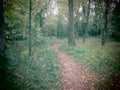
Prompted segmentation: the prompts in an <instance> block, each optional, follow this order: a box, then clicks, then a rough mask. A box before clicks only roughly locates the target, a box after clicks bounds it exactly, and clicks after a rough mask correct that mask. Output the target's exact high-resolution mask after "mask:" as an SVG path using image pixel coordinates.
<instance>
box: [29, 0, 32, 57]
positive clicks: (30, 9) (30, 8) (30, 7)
mask: <svg viewBox="0 0 120 90" xmlns="http://www.w3.org/2000/svg"><path fill="white" fill-rule="evenodd" d="M31 13H32V0H30V6H29V56H31V55H32V53H31V48H32V45H31Z"/></svg>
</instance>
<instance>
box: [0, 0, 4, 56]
mask: <svg viewBox="0 0 120 90" xmlns="http://www.w3.org/2000/svg"><path fill="white" fill-rule="evenodd" d="M3 24H4V9H3V0H0V54H2V55H4V51H5V35H4V29H3Z"/></svg>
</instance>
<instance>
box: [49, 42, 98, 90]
mask: <svg viewBox="0 0 120 90" xmlns="http://www.w3.org/2000/svg"><path fill="white" fill-rule="evenodd" d="M51 47H52V49H53V50H54V51H55V52H56V53H57V54H58V58H59V60H60V62H61V66H62V71H61V76H62V80H61V83H62V84H61V90H96V89H97V86H96V82H98V79H97V75H96V74H95V73H93V72H92V71H90V70H89V69H88V68H86V67H85V66H83V65H78V64H77V63H76V62H75V61H74V59H73V57H71V56H70V55H67V54H66V53H64V52H63V51H60V50H59V49H58V47H59V44H58V43H53V44H52V45H51Z"/></svg>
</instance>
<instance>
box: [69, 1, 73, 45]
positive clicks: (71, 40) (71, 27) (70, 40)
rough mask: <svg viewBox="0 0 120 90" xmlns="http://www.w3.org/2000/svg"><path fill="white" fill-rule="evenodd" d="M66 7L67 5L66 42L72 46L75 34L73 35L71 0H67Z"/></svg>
mask: <svg viewBox="0 0 120 90" xmlns="http://www.w3.org/2000/svg"><path fill="white" fill-rule="evenodd" d="M68 7H69V22H68V23H69V24H68V44H69V45H71V46H74V45H75V36H74V17H73V0H68Z"/></svg>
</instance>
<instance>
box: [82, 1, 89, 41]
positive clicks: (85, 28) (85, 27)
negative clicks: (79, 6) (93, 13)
mask: <svg viewBox="0 0 120 90" xmlns="http://www.w3.org/2000/svg"><path fill="white" fill-rule="evenodd" d="M83 13H84V18H85V22H84V23H83V42H85V39H86V35H87V27H88V20H89V14H90V0H88V5H87V12H86V10H85V7H84V6H83Z"/></svg>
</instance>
